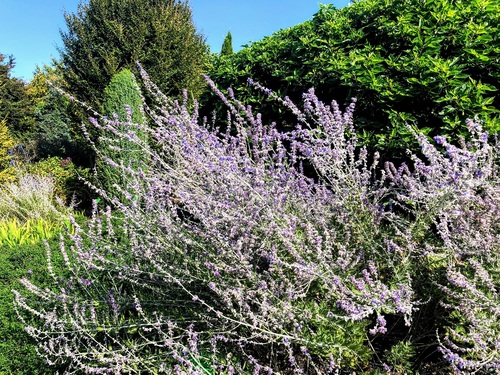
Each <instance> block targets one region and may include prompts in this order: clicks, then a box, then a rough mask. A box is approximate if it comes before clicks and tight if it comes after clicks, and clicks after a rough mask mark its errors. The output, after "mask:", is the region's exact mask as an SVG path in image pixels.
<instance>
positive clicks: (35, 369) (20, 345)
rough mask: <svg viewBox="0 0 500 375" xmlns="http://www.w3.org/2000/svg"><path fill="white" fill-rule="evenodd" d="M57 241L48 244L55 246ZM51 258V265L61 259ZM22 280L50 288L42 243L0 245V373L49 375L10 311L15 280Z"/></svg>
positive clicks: (12, 306)
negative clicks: (24, 278)
mask: <svg viewBox="0 0 500 375" xmlns="http://www.w3.org/2000/svg"><path fill="white" fill-rule="evenodd" d="M57 243H58V239H57V238H55V239H54V240H52V241H51V244H52V246H53V247H54V248H55V247H57ZM55 255H59V257H57V256H55V257H54V259H53V262H54V264H55V266H57V265H58V264H62V257H61V256H60V254H55ZM22 277H26V278H27V279H29V280H30V281H32V282H33V283H35V284H36V285H40V286H50V285H52V283H51V278H50V276H49V272H48V270H47V257H46V247H45V245H44V244H43V242H39V243H37V244H34V245H30V244H24V245H19V246H15V247H10V246H7V245H3V246H1V245H0V374H19V375H21V374H29V375H32V374H53V373H54V372H55V370H54V368H53V367H51V368H49V367H48V366H47V365H46V364H45V362H44V360H42V359H41V357H39V356H38V355H37V354H36V352H35V346H34V345H33V342H32V340H31V338H30V336H28V334H27V333H25V332H24V329H23V324H22V323H21V322H20V321H19V320H18V317H17V315H16V312H15V311H14V305H13V300H14V294H13V293H12V289H17V290H20V289H22V286H21V284H20V281H19V279H20V278H22Z"/></svg>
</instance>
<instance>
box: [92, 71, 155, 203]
mask: <svg viewBox="0 0 500 375" xmlns="http://www.w3.org/2000/svg"><path fill="white" fill-rule="evenodd" d="M104 93H105V97H104V104H103V113H104V114H105V115H107V117H108V118H109V119H115V120H118V123H117V124H115V128H116V130H117V131H118V132H119V134H113V133H112V132H109V133H108V134H107V135H106V137H103V138H101V142H100V144H99V149H100V152H101V154H100V157H99V158H98V160H97V170H98V179H99V181H100V183H101V185H102V186H103V187H104V190H105V191H107V192H108V193H110V192H112V191H113V194H116V191H115V190H116V189H114V188H113V185H114V184H118V186H121V187H123V188H125V187H126V184H127V182H126V174H125V173H124V171H123V170H120V169H118V168H116V167H113V166H110V165H109V164H107V163H106V162H105V160H103V157H105V158H110V159H111V160H117V159H118V158H121V160H123V163H124V165H125V166H130V167H131V168H132V169H133V170H137V169H138V168H139V167H142V168H144V166H145V162H146V156H145V155H144V153H143V151H142V149H141V147H140V146H139V145H138V144H137V143H135V142H131V141H130V138H129V136H128V132H134V134H135V135H136V136H137V137H139V139H141V140H145V139H146V135H145V133H144V132H143V131H141V129H140V126H141V125H144V122H145V119H144V116H143V113H142V111H143V108H142V105H143V103H142V98H141V94H140V92H139V86H138V85H137V82H136V80H135V77H134V75H133V74H132V72H131V71H130V70H128V69H123V70H122V71H120V72H119V73H117V74H115V75H114V76H113V78H112V79H111V82H110V83H109V85H108V86H107V87H106V89H105V90H104Z"/></svg>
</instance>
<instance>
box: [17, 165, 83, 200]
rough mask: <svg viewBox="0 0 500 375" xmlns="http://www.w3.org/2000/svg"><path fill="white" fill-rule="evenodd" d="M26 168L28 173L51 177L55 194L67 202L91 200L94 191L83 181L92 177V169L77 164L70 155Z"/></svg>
mask: <svg viewBox="0 0 500 375" xmlns="http://www.w3.org/2000/svg"><path fill="white" fill-rule="evenodd" d="M24 169H25V172H27V173H28V174H32V175H36V176H40V177H48V178H51V179H52V182H53V185H54V186H53V192H54V194H55V195H56V196H57V197H58V198H59V199H61V200H62V201H63V202H65V203H66V204H71V203H77V202H82V201H84V202H86V201H90V197H91V196H92V193H91V191H90V189H89V188H88V187H87V186H85V184H84V182H83V181H82V179H87V180H88V179H90V178H91V175H90V171H89V170H88V169H86V168H81V167H78V166H76V165H75V164H74V163H73V161H72V160H71V158H69V157H67V158H64V159H63V158H61V157H50V158H47V159H43V160H40V161H38V162H36V163H34V164H30V165H26V166H24Z"/></svg>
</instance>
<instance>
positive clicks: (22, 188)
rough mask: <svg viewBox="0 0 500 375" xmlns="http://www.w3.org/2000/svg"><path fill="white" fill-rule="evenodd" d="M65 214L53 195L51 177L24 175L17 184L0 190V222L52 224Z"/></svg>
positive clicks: (53, 189)
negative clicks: (16, 221) (32, 221)
mask: <svg viewBox="0 0 500 375" xmlns="http://www.w3.org/2000/svg"><path fill="white" fill-rule="evenodd" d="M67 213H68V208H67V207H65V205H64V202H63V201H62V200H61V199H59V198H58V197H57V196H56V195H55V182H54V180H53V179H52V178H51V177H47V176H39V175H35V174H24V175H21V176H19V178H18V181H15V182H9V183H6V184H4V185H2V186H1V187H0V221H5V220H13V219H17V220H19V221H20V222H22V223H25V222H27V221H29V220H35V221H36V220H46V221H49V222H55V221H59V220H61V218H63V217H64V215H65V214H67Z"/></svg>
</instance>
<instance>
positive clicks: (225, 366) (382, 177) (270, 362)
mask: <svg viewBox="0 0 500 375" xmlns="http://www.w3.org/2000/svg"><path fill="white" fill-rule="evenodd" d="M141 74H142V75H143V79H144V82H145V86H146V87H147V88H148V89H149V90H150V95H151V97H153V98H155V99H156V102H157V106H156V107H152V108H148V107H146V112H147V113H148V115H149V116H150V117H151V119H152V122H153V124H154V125H153V126H152V127H151V128H145V127H143V128H141V130H142V131H145V132H148V139H149V140H150V142H151V143H152V146H150V145H149V144H147V143H145V142H142V141H141V139H140V138H139V137H136V136H134V134H131V133H130V131H129V132H127V133H123V132H120V128H119V127H117V126H116V124H115V122H112V121H109V120H107V119H106V118H101V119H93V120H92V121H91V123H92V124H94V125H95V126H97V127H99V128H100V129H108V130H110V131H111V132H113V133H114V134H115V136H122V137H128V139H130V140H132V141H134V142H137V144H138V145H140V146H141V148H142V150H143V153H144V154H145V155H148V166H147V168H144V169H142V168H137V169H132V168H130V167H128V166H127V165H125V164H124V163H123V162H120V161H119V160H118V161H114V160H111V159H109V158H108V159H106V158H103V160H106V161H107V162H108V163H109V164H110V165H111V166H114V167H115V168H117V169H118V170H120V171H121V172H122V175H123V178H125V179H127V184H125V185H123V188H121V190H120V191H119V194H115V193H114V192H105V191H100V193H101V194H102V195H103V196H105V197H106V198H107V199H109V200H110V201H111V203H112V205H113V207H114V208H115V209H114V210H113V211H112V210H111V209H110V208H109V207H108V208H106V209H102V210H99V208H98V205H97V204H95V205H94V210H93V216H92V219H91V220H90V221H89V223H88V225H87V226H86V227H85V228H83V227H82V228H80V227H79V226H78V225H77V224H76V223H75V224H74V226H75V228H76V230H75V232H74V233H72V234H68V235H69V236H70V238H71V239H72V243H73V245H72V246H70V247H69V248H68V247H67V246H65V244H64V242H61V246H60V248H59V250H56V249H49V252H48V254H49V271H50V272H51V277H52V279H53V282H54V287H53V288H52V289H50V290H47V289H42V288H39V287H38V286H37V285H35V284H34V283H31V282H30V281H29V280H27V279H23V280H22V283H23V285H24V287H25V290H24V291H23V292H22V293H20V292H19V291H18V292H16V306H17V309H18V312H19V315H20V317H21V318H22V319H24V322H26V323H25V324H26V330H27V332H28V333H29V334H30V335H32V336H33V337H34V338H35V339H36V340H37V342H38V345H39V352H40V354H42V355H43V356H45V357H46V359H47V361H48V362H49V363H55V364H57V363H60V362H64V363H65V365H66V366H67V367H68V369H69V370H75V371H83V372H86V373H104V372H111V373H126V372H138V373H159V372H164V373H172V374H174V373H175V374H184V373H187V374H209V373H214V372H217V373H223V374H234V373H254V374H258V373H262V374H273V373H283V374H286V373H311V374H314V373H316V374H328V373H334V372H336V371H337V370H346V371H358V370H359V371H374V370H375V369H374V367H373V366H382V365H383V364H382V363H378V361H379V358H380V357H379V355H378V354H379V353H377V352H376V349H375V347H374V346H373V345H372V342H374V340H375V339H376V338H378V337H381V336H386V335H391V332H390V328H391V327H389V325H388V319H387V318H388V317H391V318H392V319H393V318H394V317H396V318H401V320H403V321H404V324H405V325H406V326H407V327H408V328H409V327H410V326H411V324H412V319H413V317H414V315H415V314H414V311H416V310H417V309H418V306H419V305H420V304H422V303H425V299H427V297H428V296H418V295H415V293H414V286H413V285H412V284H413V279H412V275H413V274H414V273H415V270H416V269H418V267H419V265H418V264H415V263H422V257H424V255H421V253H423V251H422V249H421V248H420V247H421V243H420V242H418V241H416V240H415V239H417V238H418V236H419V235H420V232H421V229H422V228H426V226H427V225H428V224H427V222H431V221H432V220H433V219H432V217H438V216H437V214H435V215H434V216H432V214H430V213H429V214H428V215H423V216H422V217H423V218H422V219H421V220H420V221H419V220H417V219H418V218H420V216H419V212H420V211H418V210H417V211H415V212H414V213H413V214H407V213H411V210H412V207H414V206H413V205H412V204H413V203H412V202H411V197H410V196H409V193H407V192H406V193H405V191H406V190H411V186H414V184H416V183H419V184H420V185H421V186H422V189H423V188H424V187H426V188H428V190H429V191H432V189H437V188H438V187H439V184H438V185H432V181H426V180H425V178H424V177H425V176H422V173H423V172H422V171H425V168H424V167H423V164H422V165H421V164H419V163H418V162H417V171H416V172H415V173H410V172H409V169H408V168H403V167H402V168H400V169H399V170H396V169H395V168H394V167H391V166H387V168H386V170H385V171H382V172H380V170H379V169H378V168H377V156H376V155H375V157H372V158H370V160H371V162H369V161H368V160H369V158H368V155H367V152H366V150H365V149H363V148H362V149H358V148H357V139H356V135H355V131H354V128H353V123H352V116H353V110H354V102H353V103H352V104H351V105H350V106H349V107H347V108H346V110H345V111H344V112H341V111H340V110H339V108H338V106H337V104H336V103H332V104H331V105H326V104H324V103H322V102H320V101H319V100H318V99H317V98H316V96H315V95H314V91H313V90H311V91H309V92H308V93H306V94H304V96H303V99H304V106H303V108H304V111H303V112H300V111H299V110H298V109H297V107H295V106H294V104H293V103H291V102H290V100H288V99H287V98H285V99H279V98H275V99H277V100H281V102H282V103H283V104H284V105H285V106H287V107H288V108H289V109H290V110H291V111H292V112H293V113H294V114H295V115H296V116H297V119H298V125H297V126H296V128H295V129H294V130H293V131H290V132H288V133H281V132H278V131H277V130H276V126H275V125H274V124H271V125H269V126H266V125H264V123H263V121H262V119H261V117H260V116H259V115H255V116H254V114H253V113H252V111H251V108H248V107H245V106H244V105H242V104H241V103H239V102H238V101H237V100H236V99H235V98H234V96H233V94H232V92H231V91H230V90H229V98H225V97H224V96H223V95H222V93H221V92H220V91H219V90H218V89H217V88H216V87H214V86H213V84H212V83H210V82H209V83H210V84H211V85H212V89H213V90H214V91H215V92H216V93H217V94H218V95H219V96H220V98H221V100H222V101H223V102H224V103H225V104H226V105H227V106H228V108H229V114H228V122H229V125H230V126H228V129H229V130H228V131H227V132H226V133H225V134H219V133H218V132H217V130H216V129H215V130H214V129H212V128H211V127H210V125H209V124H208V123H207V121H205V120H201V119H199V118H198V114H197V108H196V107H195V108H194V109H193V110H192V111H190V110H188V106H187V102H188V101H187V96H186V98H185V101H184V103H179V102H176V101H171V100H170V99H168V98H167V97H165V96H164V95H163V94H162V93H161V92H159V90H158V89H157V88H156V86H155V85H154V84H152V83H151V82H150V81H149V79H148V77H147V75H146V74H145V73H144V72H143V71H141ZM250 83H251V84H253V85H255V86H257V87H259V85H257V84H254V83H253V82H250ZM261 89H262V90H264V91H265V92H266V94H268V95H270V96H271V97H274V94H273V93H272V92H269V91H266V90H265V89H263V88H261ZM129 128H133V127H129ZM422 142H423V143H422V144H423V145H426V147H427V146H428V143H425V142H424V141H423V140H422ZM428 149H429V150H434V151H435V149H433V148H432V146H428ZM96 152H99V150H97V149H96ZM470 152H471V155H472V154H473V151H470ZM435 153H436V154H437V151H435ZM431 154H432V155H434V153H432V152H431ZM445 160H447V159H446V158H444V159H443V163H444V164H443V165H446V162H445ZM431 165H433V166H434V167H433V171H435V172H434V173H436V174H438V175H439V176H441V175H442V174H444V173H445V172H443V171H441V170H440V168H441V167H442V165H441V164H439V163H437V164H436V163H435V164H431ZM308 168H309V169H310V168H314V170H315V174H314V175H315V177H314V178H311V177H308V173H305V172H304V170H305V169H308ZM419 168H420V169H419ZM406 171H408V172H406ZM439 173H441V174H439ZM484 173H486V172H484ZM464 178H465V177H464ZM443 179H444V177H443ZM412 184H413V185H412ZM426 184H427V185H426ZM424 193H425V190H422V194H421V195H419V194H418V192H414V194H415V195H416V198H418V199H424V197H425V194H424ZM429 196H433V194H431V193H429ZM416 198H415V199H414V201H417V199H416ZM391 199H392V200H394V201H395V202H396V200H398V201H397V203H398V204H399V205H400V207H401V208H403V209H404V210H402V211H403V212H404V213H405V214H397V211H392V210H391V209H390V204H388V202H391ZM418 202H419V206H417V208H418V209H420V208H419V207H420V206H421V207H422V209H423V210H424V209H427V207H429V210H430V208H432V209H434V202H435V201H431V200H429V201H420V200H418ZM439 202H441V201H439ZM426 204H428V206H426ZM438 212H439V211H438ZM426 220H427V221H426ZM439 233H441V232H439ZM464 236H465V234H464ZM438 240H439V239H438V236H437V235H436V240H435V241H438ZM492 241H493V240H492ZM436 243H438V242H436ZM497 243H498V242H497ZM435 246H437V245H435ZM55 251H59V252H61V253H62V255H63V258H64V259H65V263H66V266H67V268H68V270H69V271H70V272H71V274H72V276H71V277H69V278H64V279H63V278H61V277H60V276H59V275H57V274H56V273H55V272H53V271H51V267H50V259H51V254H52V253H53V252H55ZM429 251H430V250H429ZM450 252H451V250H450ZM451 258H452V257H451V255H450V259H451ZM415 261H417V262H415ZM456 264H457V265H458V264H459V263H458V262H457V263H456ZM423 273H424V272H423ZM429 277H430V278H431V277H432V275H431V276H429ZM440 288H441V289H442V292H443V293H444V294H447V295H448V296H450V298H451V297H453V296H456V298H460V296H461V295H459V294H455V295H452V294H451V293H447V292H448V290H447V289H445V288H446V285H436V286H435V290H440V291H441V289H440ZM455 293H458V292H455ZM33 297H36V298H33ZM463 300H464V299H463ZM449 303H450V304H451V303H452V302H451V299H449ZM458 310H460V309H458ZM460 311H462V310H460ZM26 315H34V316H35V318H37V319H38V321H39V323H38V324H34V323H30V320H28V319H27V317H26ZM451 316H452V314H450V318H451ZM464 318H465V317H464ZM34 321H36V319H35V320H34ZM450 322H451V321H450ZM455 327H457V325H455ZM452 328H453V327H452V326H451V325H450V326H449V327H448V328H446V327H443V329H450V330H451V329H452ZM450 332H451V331H450ZM460 332H464V331H463V330H462V331H460ZM395 338H396V337H395V336H394V337H393V339H395ZM450 340H451V339H450ZM449 343H452V341H449V342H448V341H447V342H446V343H444V342H443V345H442V346H441V348H442V350H443V352H445V351H446V350H450V352H449V353H453V355H456V354H457V350H456V348H457V347H455V346H450V345H448V346H447V344H449ZM403 344H404V345H406V344H407V343H406V342H402V341H401V345H399V346H398V348H399V347H402V345H403ZM395 345H398V343H396V344H395ZM408 352H411V350H409V351H408ZM449 353H448V352H445V357H446V358H450V355H449ZM393 354H394V353H393ZM479 355H482V354H481V353H479V354H478V356H479ZM488 355H491V353H490V354H488Z"/></svg>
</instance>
